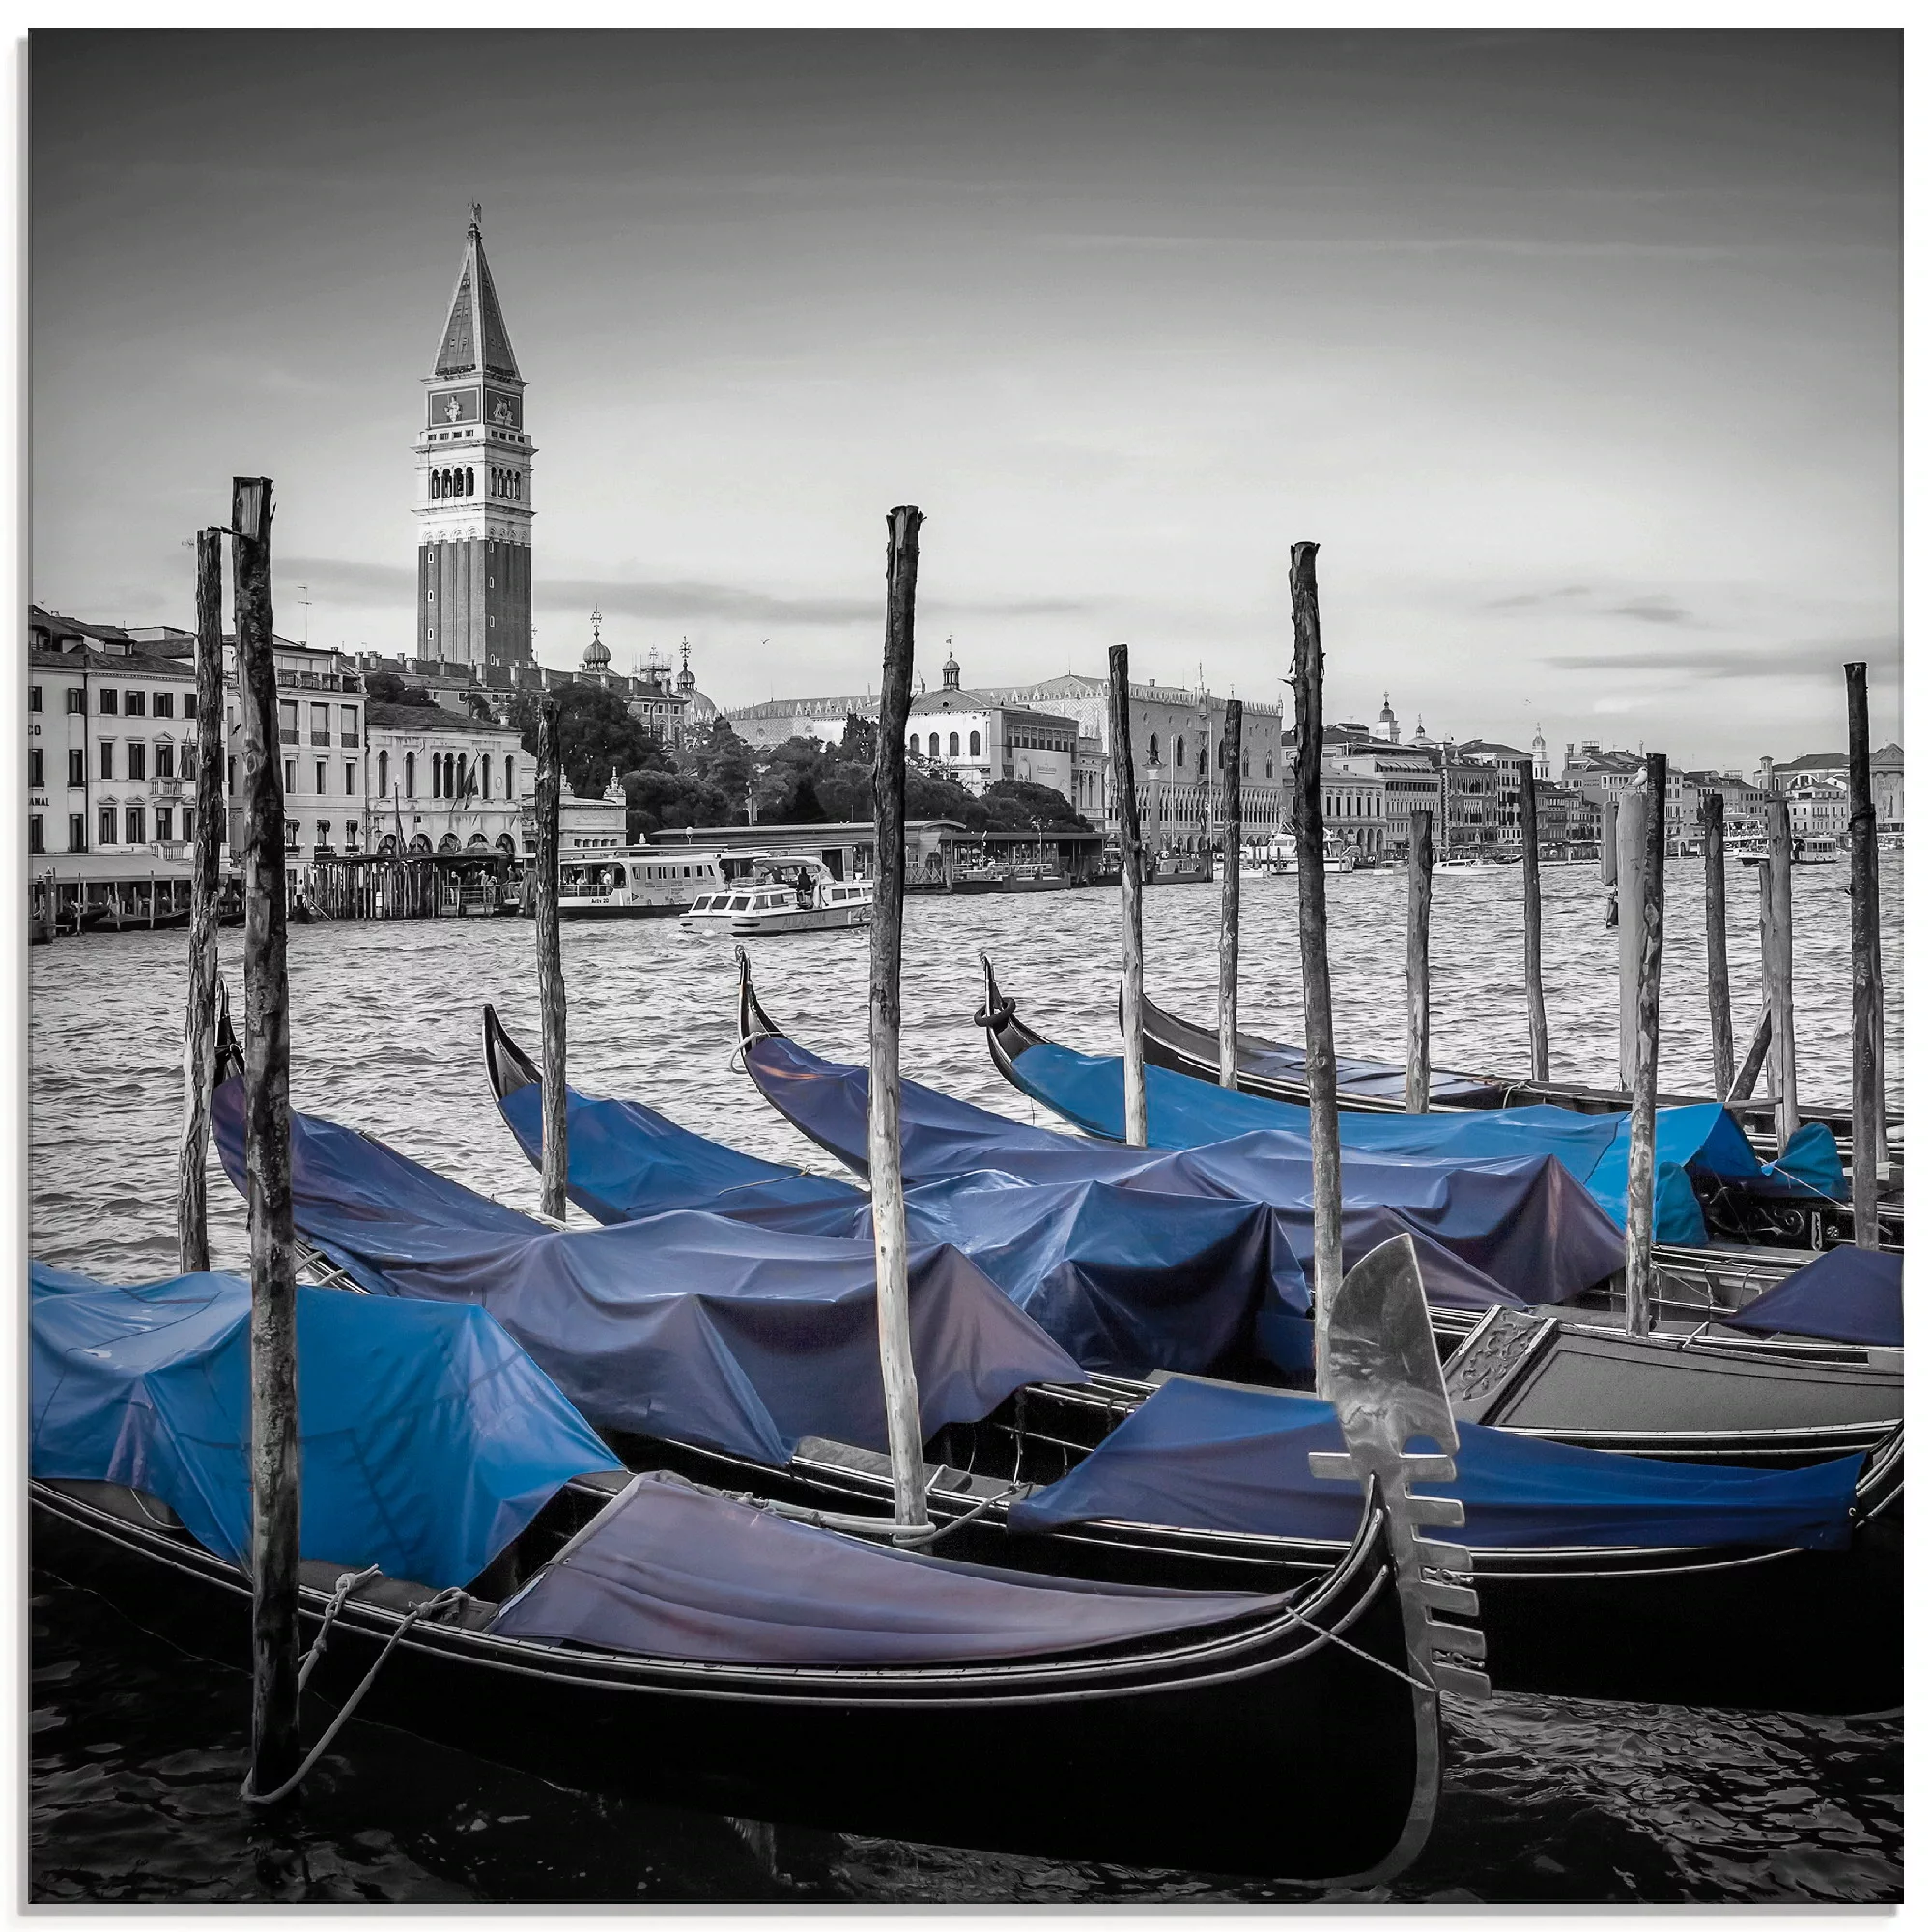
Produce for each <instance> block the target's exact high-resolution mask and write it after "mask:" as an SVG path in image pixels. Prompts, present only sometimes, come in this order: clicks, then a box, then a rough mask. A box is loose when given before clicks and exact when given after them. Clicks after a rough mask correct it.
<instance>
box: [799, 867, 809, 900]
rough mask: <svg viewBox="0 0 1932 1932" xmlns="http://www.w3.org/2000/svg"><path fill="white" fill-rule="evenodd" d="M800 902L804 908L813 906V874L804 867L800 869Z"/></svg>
mask: <svg viewBox="0 0 1932 1932" xmlns="http://www.w3.org/2000/svg"><path fill="white" fill-rule="evenodd" d="M798 902H799V905H800V906H801V907H802V908H805V907H810V904H811V874H810V872H809V871H807V870H806V868H805V867H803V866H801V867H799V868H798Z"/></svg>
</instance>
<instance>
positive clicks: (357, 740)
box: [342, 731, 362, 752]
mask: <svg viewBox="0 0 1932 1932" xmlns="http://www.w3.org/2000/svg"><path fill="white" fill-rule="evenodd" d="M361 743H362V734H361V732H359V731H345V732H343V734H342V749H343V750H344V751H345V752H353V751H355V750H356V749H357V748H358V747H359V746H360V745H361Z"/></svg>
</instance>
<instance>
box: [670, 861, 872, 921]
mask: <svg viewBox="0 0 1932 1932" xmlns="http://www.w3.org/2000/svg"><path fill="white" fill-rule="evenodd" d="M678 923H679V924H680V925H681V926H682V927H683V928H684V929H685V930H686V931H687V932H699V933H703V932H714V933H725V932H728V933H729V934H730V935H731V937H732V938H734V939H759V938H769V937H771V936H773V935H775V934H778V933H783V932H831V931H836V930H838V929H839V928H841V927H844V926H851V925H869V924H870V923H872V881H871V880H870V879H837V878H834V877H833V875H832V871H831V868H830V867H828V866H826V865H825V863H824V862H823V861H822V860H818V859H793V858H783V859H780V858H761V859H759V860H758V861H757V862H756V863H755V864H754V865H753V867H752V870H751V875H750V876H749V877H747V878H743V879H740V880H739V881H738V882H737V883H736V884H735V885H732V886H729V887H727V888H725V890H723V891H718V892H711V893H706V894H704V895H702V896H701V897H699V898H698V899H696V900H695V901H694V902H693V904H692V907H691V910H690V911H689V912H688V913H686V914H685V916H684V917H683V919H682V920H680V921H679V922H678Z"/></svg>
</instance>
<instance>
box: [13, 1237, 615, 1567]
mask: <svg viewBox="0 0 1932 1932" xmlns="http://www.w3.org/2000/svg"><path fill="white" fill-rule="evenodd" d="M30 1287H31V1293H32V1321H31V1324H30V1326H31V1333H32V1364H33V1366H32V1394H31V1408H32V1440H31V1447H30V1452H29V1453H30V1456H31V1467H32V1470H33V1473H34V1474H35V1475H36V1476H40V1477H43V1478H55V1479H59V1478H68V1479H71V1480H74V1481H84V1482H106V1483H125V1484H127V1485H128V1487H129V1488H131V1489H136V1490H141V1491H143V1492H146V1493H147V1494H149V1495H151V1496H158V1497H159V1498H160V1500H161V1501H162V1502H164V1503H166V1504H167V1505H168V1506H169V1507H170V1508H171V1509H172V1510H173V1511H174V1512H175V1514H176V1515H177V1516H179V1517H180V1518H181V1520H182V1521H183V1523H184V1524H185V1526H186V1528H187V1530H188V1531H189V1533H190V1534H191V1535H192V1536H194V1537H195V1538H196V1539H197V1540H198V1541H199V1542H200V1543H202V1544H203V1545H204V1546H205V1547H206V1548H209V1549H212V1550H213V1551H214V1553H215V1554H216V1555H217V1556H225V1557H227V1558H228V1559H229V1560H230V1561H231V1562H236V1563H241V1564H244V1565H245V1564H246V1562H247V1551H248V1545H249V1535H250V1530H249V1508H250V1504H249V1482H248V1428H249V1400H248V1306H249V1293H248V1284H247V1283H246V1282H245V1281H243V1280H241V1277H240V1276H238V1275H232V1274H188V1275H178V1276H176V1277H175V1278H174V1279H173V1280H170V1281H152V1282H145V1283H143V1284H142V1285H140V1286H139V1287H135V1288H109V1287H106V1286H104V1285H103V1284H102V1283H100V1282H98V1281H92V1280H90V1279H89V1278H88V1277H87V1276H85V1275H79V1274H70V1273H67V1272H65V1271H63V1270H61V1269H57V1268H50V1267H43V1266H42V1265H41V1264H39V1263H36V1264H34V1266H33V1268H32V1272H31V1279H30ZM296 1343H297V1350H298V1396H299V1404H300V1428H301V1553H302V1555H303V1556H304V1557H312V1558H314V1559H316V1560H317V1561H320V1562H326V1563H340V1564H342V1565H344V1566H345V1567H346V1568H351V1569H357V1570H359V1569H362V1568H364V1567H365V1566H366V1565H368V1564H371V1563H380V1564H381V1565H382V1566H383V1569H384V1572H385V1573H386V1574H387V1575H388V1576H391V1577H407V1578H409V1579H410V1580H412V1581H413V1582H418V1583H431V1584H435V1585H436V1586H437V1587H439V1588H445V1587H448V1586H451V1585H456V1584H464V1583H468V1582H469V1581H470V1580H471V1578H473V1577H475V1576H476V1575H477V1574H478V1573H479V1572H481V1571H482V1570H484V1569H486V1568H487V1567H488V1566H489V1564H490V1562H491V1560H492V1559H493V1558H494V1557H495V1556H496V1555H497V1552H498V1551H499V1550H501V1549H502V1548H503V1547H504V1546H505V1545H506V1544H508V1543H509V1542H510V1541H511V1539H512V1538H514V1537H515V1536H516V1535H517V1534H518V1533H519V1532H520V1531H521V1530H522V1529H523V1528H524V1527H525V1526H526V1524H527V1523H528V1522H529V1520H530V1519H531V1518H532V1517H534V1516H535V1515H536V1513H537V1511H538V1510H540V1509H541V1508H542V1507H543V1505H544V1504H545V1503H546V1502H547V1501H548V1500H549V1499H550V1497H551V1496H552V1495H553V1494H554V1493H555V1492H556V1491H557V1489H558V1488H559V1487H560V1486H561V1485H562V1484H564V1483H566V1482H568V1481H569V1480H570V1478H571V1477H573V1476H578V1475H582V1474H584V1473H585V1472H586V1471H589V1470H592V1469H614V1468H617V1467H619V1466H620V1464H619V1463H617V1462H616V1460H615V1459H614V1458H613V1457H612V1456H611V1452H610V1450H609V1449H608V1448H606V1447H605V1445H604V1444H603V1443H602V1442H600V1441H599V1440H598V1439H597V1437H596V1435H594V1434H593V1433H592V1432H591V1429H590V1427H589V1425H588V1424H587V1423H586V1422H585V1421H584V1420H583V1418H582V1416H581V1415H579V1414H578V1412H577V1411H576V1409H574V1408H573V1407H572V1406H570V1404H569V1403H568V1402H567V1401H565V1400H564V1398H563V1396H562V1395H561V1393H559V1391H558V1390H557V1388H556V1386H555V1384H554V1383H553V1382H552V1381H551V1379H550V1378H548V1377H547V1376H546V1375H545V1374H544V1373H543V1371H542V1370H541V1369H539V1368H538V1367H537V1366H536V1364H535V1363H534V1362H532V1361H531V1360H530V1358H529V1357H528V1356H527V1355H526V1354H525V1353H524V1351H523V1350H521V1349H520V1348H518V1347H517V1345H516V1343H515V1342H513V1341H512V1340H511V1339H510V1337H509V1336H508V1335H506V1334H505V1333H504V1332H503V1330H502V1329H501V1328H500V1327H498V1326H497V1322H496V1321H493V1320H492V1319H491V1317H490V1316H489V1315H488V1314H486V1313H485V1312H484V1311H483V1310H482V1309H480V1308H438V1307H432V1306H429V1305H427V1304H425V1303H420V1302H399V1301H389V1300H376V1299H373V1298H370V1297H367V1296H364V1295H359V1294H348V1293H342V1292H341V1291H339V1290H335V1289H326V1288H306V1287H304V1288H298V1290H297V1291H296Z"/></svg>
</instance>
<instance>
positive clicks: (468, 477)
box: [463, 469, 476, 497]
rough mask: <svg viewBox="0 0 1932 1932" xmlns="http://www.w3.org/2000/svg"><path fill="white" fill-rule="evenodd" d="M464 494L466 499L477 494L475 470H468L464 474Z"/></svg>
mask: <svg viewBox="0 0 1932 1932" xmlns="http://www.w3.org/2000/svg"><path fill="white" fill-rule="evenodd" d="M463 494H464V495H465V496H466V497H473V496H475V494H476V472H475V470H473V469H465V470H464V472H463Z"/></svg>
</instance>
